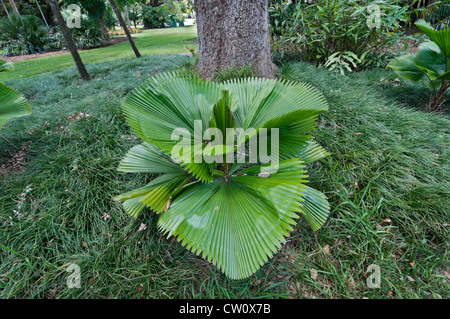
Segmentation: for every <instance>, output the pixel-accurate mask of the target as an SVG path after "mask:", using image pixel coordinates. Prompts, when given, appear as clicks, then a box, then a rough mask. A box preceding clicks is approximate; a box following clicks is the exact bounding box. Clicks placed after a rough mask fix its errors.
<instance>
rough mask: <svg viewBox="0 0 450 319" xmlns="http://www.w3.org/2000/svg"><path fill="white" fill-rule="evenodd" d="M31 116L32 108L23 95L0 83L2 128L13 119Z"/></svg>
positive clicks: (0, 124) (0, 118) (0, 125)
mask: <svg viewBox="0 0 450 319" xmlns="http://www.w3.org/2000/svg"><path fill="white" fill-rule="evenodd" d="M29 114H31V107H30V104H28V102H27V100H26V99H25V97H23V95H22V94H20V93H19V92H17V91H16V90H14V89H13V88H11V87H9V86H7V85H6V84H3V83H0V128H1V127H2V126H3V124H5V123H6V122H7V121H9V120H10V119H12V118H15V117H20V116H25V115H29Z"/></svg>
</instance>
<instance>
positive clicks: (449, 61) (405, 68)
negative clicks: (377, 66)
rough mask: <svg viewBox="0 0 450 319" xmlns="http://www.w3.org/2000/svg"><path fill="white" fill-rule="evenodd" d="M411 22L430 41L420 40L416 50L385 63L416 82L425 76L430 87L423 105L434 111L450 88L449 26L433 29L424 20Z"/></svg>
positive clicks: (437, 108) (400, 74)
mask: <svg viewBox="0 0 450 319" xmlns="http://www.w3.org/2000/svg"><path fill="white" fill-rule="evenodd" d="M415 24H416V26H417V27H418V28H419V29H420V30H422V31H423V33H425V34H426V35H427V36H428V37H429V38H430V39H431V40H432V41H428V42H425V43H422V44H421V45H420V47H419V49H418V50H417V53H416V54H414V55H413V54H408V55H404V56H401V57H399V58H397V59H395V60H393V61H391V62H390V63H389V64H388V66H387V67H388V68H391V69H393V70H394V71H395V73H397V75H398V76H400V77H402V78H403V79H406V80H410V81H414V82H418V81H420V80H422V79H423V78H426V79H427V80H428V81H427V84H428V86H429V87H430V88H431V89H432V90H433V91H434V93H433V94H432V95H431V98H430V102H429V104H428V105H427V109H428V110H429V111H438V110H439V109H440V108H441V106H442V105H443V104H444V103H445V97H446V94H447V93H448V91H449V89H450V28H449V27H446V28H444V29H442V30H435V29H434V28H433V27H432V26H431V25H430V24H429V23H427V22H425V21H424V20H419V21H418V22H416V23H415Z"/></svg>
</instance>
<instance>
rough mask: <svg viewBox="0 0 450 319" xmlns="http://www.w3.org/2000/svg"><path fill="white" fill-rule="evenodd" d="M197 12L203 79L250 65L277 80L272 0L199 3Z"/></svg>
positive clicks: (216, 0)
mask: <svg viewBox="0 0 450 319" xmlns="http://www.w3.org/2000/svg"><path fill="white" fill-rule="evenodd" d="M195 11H196V16H197V30H198V41H199V63H198V66H197V68H198V72H199V73H200V75H201V76H203V77H205V78H212V77H213V76H214V74H215V73H216V72H221V71H225V70H228V69H230V68H242V67H245V66H249V67H251V68H252V69H253V70H254V71H255V72H256V74H257V75H258V76H261V77H266V78H273V77H274V73H275V66H274V64H273V62H272V55H271V52H270V24H269V23H270V22H269V12H268V11H269V9H268V0H249V1H246V0H220V1H219V0H196V1H195Z"/></svg>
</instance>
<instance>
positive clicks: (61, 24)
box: [47, 0, 90, 81]
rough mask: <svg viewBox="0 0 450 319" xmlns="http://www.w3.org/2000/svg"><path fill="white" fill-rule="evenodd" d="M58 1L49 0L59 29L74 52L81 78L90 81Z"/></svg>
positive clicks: (72, 52) (73, 55) (71, 51)
mask: <svg viewBox="0 0 450 319" xmlns="http://www.w3.org/2000/svg"><path fill="white" fill-rule="evenodd" d="M57 1H58V0H47V2H48V4H49V5H50V7H51V9H52V13H53V16H54V17H55V19H56V22H57V23H58V26H59V29H60V30H61V33H62V35H63V36H64V40H65V41H66V44H67V47H68V48H69V50H70V53H71V54H72V57H73V60H74V61H75V64H76V66H77V69H78V72H79V73H80V76H81V78H82V79H83V80H85V81H89V80H90V77H89V73H88V72H87V71H86V68H85V66H84V64H83V61H81V57H80V54H79V53H78V51H77V47H76V46H75V44H74V43H73V39H72V35H71V34H70V31H69V28H68V27H67V25H66V22H65V21H64V18H63V17H62V15H61V10H60V8H59V5H58V2H57Z"/></svg>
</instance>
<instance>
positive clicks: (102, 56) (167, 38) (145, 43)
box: [0, 26, 197, 82]
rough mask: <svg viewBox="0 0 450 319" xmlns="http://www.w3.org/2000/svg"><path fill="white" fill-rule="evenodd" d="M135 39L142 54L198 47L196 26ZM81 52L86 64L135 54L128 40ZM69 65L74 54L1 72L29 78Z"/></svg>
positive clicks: (16, 65) (0, 77) (147, 33)
mask: <svg viewBox="0 0 450 319" xmlns="http://www.w3.org/2000/svg"><path fill="white" fill-rule="evenodd" d="M133 38H137V39H136V40H135V43H136V46H137V48H138V50H139V52H140V53H141V55H142V56H148V55H159V54H176V53H186V52H188V51H187V50H186V48H185V47H186V46H191V47H192V46H195V44H193V43H192V40H193V39H196V38H197V29H196V27H195V26H193V27H184V28H167V29H153V30H144V31H143V32H142V33H136V34H133ZM79 52H80V55H81V59H82V60H83V62H84V63H85V64H88V63H91V62H96V61H105V60H117V59H121V58H130V57H133V56H134V53H133V50H131V46H130V44H129V42H128V41H127V42H123V43H120V44H116V45H112V46H108V47H104V48H99V49H92V50H83V51H79ZM67 67H75V63H74V62H73V59H72V56H71V54H70V53H65V54H60V55H54V56H48V57H43V58H38V59H33V60H26V61H20V62H16V63H14V70H12V71H10V72H5V73H0V81H1V82H5V81H9V80H12V79H17V78H24V77H29V76H33V75H37V74H41V73H45V72H50V71H54V70H59V69H64V68H67Z"/></svg>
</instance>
